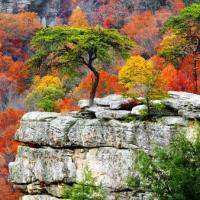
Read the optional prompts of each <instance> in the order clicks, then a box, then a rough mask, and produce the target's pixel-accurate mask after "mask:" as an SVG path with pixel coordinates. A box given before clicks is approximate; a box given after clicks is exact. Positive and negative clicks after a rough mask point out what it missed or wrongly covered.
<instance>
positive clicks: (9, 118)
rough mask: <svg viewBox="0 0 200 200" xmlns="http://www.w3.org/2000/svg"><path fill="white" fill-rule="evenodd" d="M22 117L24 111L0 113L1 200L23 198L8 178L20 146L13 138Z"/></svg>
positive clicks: (11, 110)
mask: <svg viewBox="0 0 200 200" xmlns="http://www.w3.org/2000/svg"><path fill="white" fill-rule="evenodd" d="M22 115H23V112H22V111H19V110H15V109H12V108H10V109H7V110H5V111H2V112H0V133H1V140H0V184H1V187H0V194H1V196H0V200H18V199H19V198H20V196H21V193H20V192H15V191H14V189H13V188H12V187H11V185H10V183H8V181H7V178H8V163H9V162H11V161H13V159H14V155H15V154H16V150H17V146H18V143H17V142H15V141H14V140H13V136H14V133H15V132H16V130H17V128H18V126H19V120H20V118H21V117H22ZM2 197H3V198H2Z"/></svg>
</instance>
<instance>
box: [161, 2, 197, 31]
mask: <svg viewBox="0 0 200 200" xmlns="http://www.w3.org/2000/svg"><path fill="white" fill-rule="evenodd" d="M193 23H197V24H198V25H199V24H200V3H195V4H192V5H191V6H188V7H186V8H185V9H183V11H181V12H180V13H179V14H178V15H177V16H173V17H171V18H170V19H169V20H168V21H167V22H166V23H165V25H164V27H163V31H166V30H168V29H173V30H177V31H179V34H181V33H185V32H187V31H189V30H190V29H191V26H193V25H194V24H193Z"/></svg>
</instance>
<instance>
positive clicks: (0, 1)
mask: <svg viewBox="0 0 200 200" xmlns="http://www.w3.org/2000/svg"><path fill="white" fill-rule="evenodd" d="M61 1H62V0H45V1H44V0H0V12H8V13H17V12H22V11H30V12H36V13H38V15H39V17H40V19H41V21H42V24H43V25H44V26H46V25H54V24H55V19H56V16H57V15H58V14H59V12H60V9H61Z"/></svg>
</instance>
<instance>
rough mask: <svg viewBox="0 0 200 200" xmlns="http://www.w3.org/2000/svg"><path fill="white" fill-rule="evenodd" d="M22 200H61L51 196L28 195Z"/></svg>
mask: <svg viewBox="0 0 200 200" xmlns="http://www.w3.org/2000/svg"><path fill="white" fill-rule="evenodd" d="M21 200H61V199H58V198H55V197H52V196H50V195H26V196H23V197H22V199H21Z"/></svg>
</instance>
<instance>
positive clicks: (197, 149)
mask: <svg viewBox="0 0 200 200" xmlns="http://www.w3.org/2000/svg"><path fill="white" fill-rule="evenodd" d="M135 170H136V171H137V172H138V176H136V177H130V178H129V180H128V182H129V185H130V187H132V188H134V189H136V190H138V189H142V190H145V191H151V192H152V196H153V198H158V200H191V199H192V200H199V199H200V187H199V186H200V178H199V177H200V129H199V128H198V129H197V134H196V138H195V139H194V138H193V140H192V139H190V140H189V139H188V138H187V137H186V134H184V133H179V134H178V135H177V136H176V138H175V140H174V141H173V142H172V143H171V144H169V145H168V146H165V147H159V146H154V148H153V150H152V151H151V152H150V153H149V154H148V153H146V152H144V151H142V150H141V151H139V152H138V153H137V157H136V160H135Z"/></svg>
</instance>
